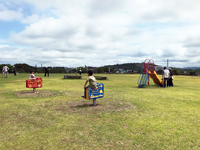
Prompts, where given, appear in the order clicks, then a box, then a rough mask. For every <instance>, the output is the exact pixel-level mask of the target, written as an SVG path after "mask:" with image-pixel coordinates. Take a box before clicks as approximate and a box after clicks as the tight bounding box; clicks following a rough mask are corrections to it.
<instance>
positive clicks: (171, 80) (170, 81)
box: [169, 69, 174, 87]
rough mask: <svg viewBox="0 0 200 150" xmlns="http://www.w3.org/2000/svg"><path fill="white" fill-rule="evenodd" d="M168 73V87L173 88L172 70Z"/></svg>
mask: <svg viewBox="0 0 200 150" xmlns="http://www.w3.org/2000/svg"><path fill="white" fill-rule="evenodd" d="M169 72H170V75H169V87H170V86H172V87H173V86H174V85H173V78H174V77H173V73H172V70H171V69H169Z"/></svg>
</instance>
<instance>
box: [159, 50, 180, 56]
mask: <svg viewBox="0 0 200 150" xmlns="http://www.w3.org/2000/svg"><path fill="white" fill-rule="evenodd" d="M174 56H176V55H175V54H174V52H171V51H169V50H166V49H164V50H163V53H162V55H161V57H165V58H166V57H174Z"/></svg>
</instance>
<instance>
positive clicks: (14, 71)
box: [13, 66, 16, 76]
mask: <svg viewBox="0 0 200 150" xmlns="http://www.w3.org/2000/svg"><path fill="white" fill-rule="evenodd" d="M13 73H14V76H16V67H15V66H13Z"/></svg>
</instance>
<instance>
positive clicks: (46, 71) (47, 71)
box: [44, 67, 49, 77]
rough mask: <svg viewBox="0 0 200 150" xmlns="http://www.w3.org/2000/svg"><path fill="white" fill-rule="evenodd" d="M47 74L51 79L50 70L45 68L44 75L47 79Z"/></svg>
mask: <svg viewBox="0 0 200 150" xmlns="http://www.w3.org/2000/svg"><path fill="white" fill-rule="evenodd" d="M46 74H48V77H49V69H48V68H47V67H45V74H44V76H45V77H46Z"/></svg>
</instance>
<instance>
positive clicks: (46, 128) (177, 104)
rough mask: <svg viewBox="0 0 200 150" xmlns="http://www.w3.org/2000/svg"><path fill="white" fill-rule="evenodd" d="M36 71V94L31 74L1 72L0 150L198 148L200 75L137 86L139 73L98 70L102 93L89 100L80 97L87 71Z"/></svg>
mask: <svg viewBox="0 0 200 150" xmlns="http://www.w3.org/2000/svg"><path fill="white" fill-rule="evenodd" d="M35 75H36V77H42V78H43V87H42V88H39V89H37V90H38V91H39V94H33V93H31V91H32V89H27V88H26V84H25V81H26V79H28V78H29V74H17V76H13V74H9V77H8V78H7V79H5V78H0V149H1V150H7V149H8V150H9V149H19V150H23V149H38V150H55V149H63V150H65V149H87V150H88V149H97V150H98V149H99V150H102V149H137V150H140V149H154V150H156V149H163V150H166V149H170V150H171V149H176V150H177V149H180V150H188V149H200V94H199V91H200V84H199V83H200V77H194V76H175V77H174V85H175V86H174V87H170V88H161V87H159V86H156V85H155V84H154V83H153V81H152V80H150V85H149V86H146V87H145V88H137V80H138V78H139V75H132V74H112V75H108V74H101V76H107V77H108V80H98V82H99V83H103V84H104V86H105V96H104V98H102V99H97V104H98V105H97V106H91V104H92V101H89V100H85V99H83V98H81V95H83V86H84V83H85V80H86V78H87V75H86V74H83V79H63V76H64V74H50V77H43V74H35ZM98 76H99V75H98Z"/></svg>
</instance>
